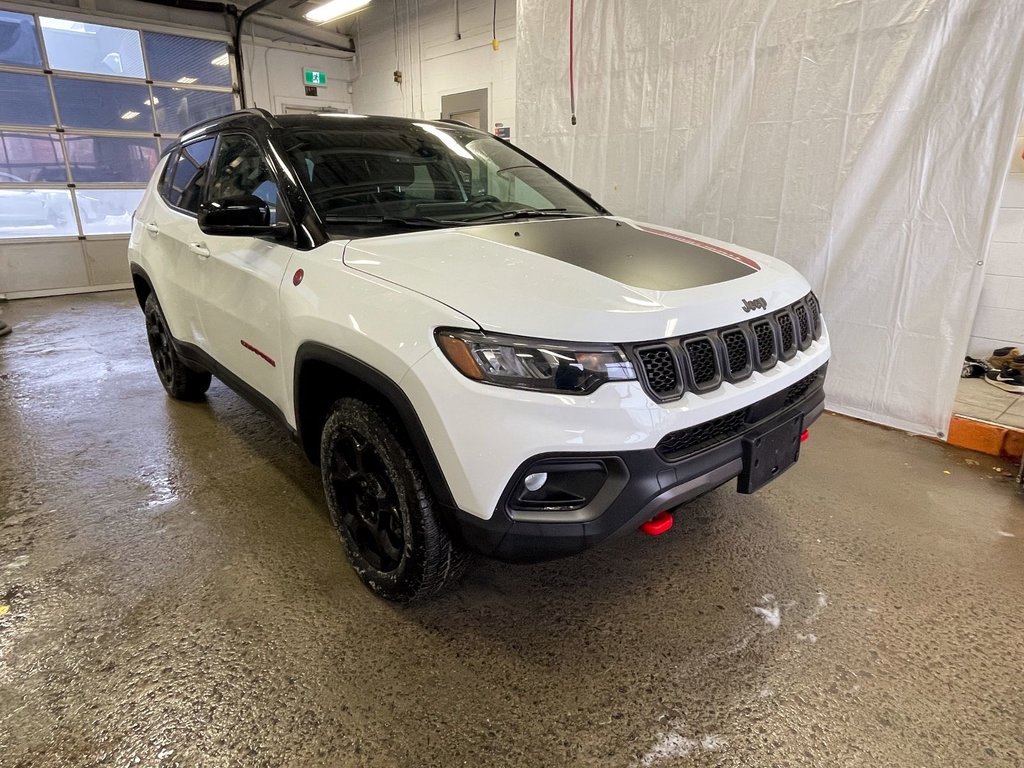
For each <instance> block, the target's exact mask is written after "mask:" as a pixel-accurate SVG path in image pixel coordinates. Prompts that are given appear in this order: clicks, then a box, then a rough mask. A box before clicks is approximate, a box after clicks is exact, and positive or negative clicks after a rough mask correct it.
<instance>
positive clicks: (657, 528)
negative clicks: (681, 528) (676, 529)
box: [640, 512, 672, 536]
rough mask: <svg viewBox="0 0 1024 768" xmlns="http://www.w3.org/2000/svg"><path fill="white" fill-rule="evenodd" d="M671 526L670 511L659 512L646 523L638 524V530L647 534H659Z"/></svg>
mask: <svg viewBox="0 0 1024 768" xmlns="http://www.w3.org/2000/svg"><path fill="white" fill-rule="evenodd" d="M671 527H672V513H671V512H659V513H658V514H656V515H655V516H654V517H652V518H651V519H650V520H648V521H647V522H646V523H644V524H643V525H641V526H640V530H641V531H643V532H644V533H646V534H647V535H648V536H660V535H661V534H663V533H664V532H665V531H667V530H668V529H669V528H671Z"/></svg>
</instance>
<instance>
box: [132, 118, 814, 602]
mask: <svg viewBox="0 0 1024 768" xmlns="http://www.w3.org/2000/svg"><path fill="white" fill-rule="evenodd" d="M128 252H129V260H130V263H131V264H130V265H131V271H132V275H133V279H134V282H135V289H136V291H137V293H138V298H139V302H140V303H141V304H142V307H143V309H144V311H145V319H146V328H147V331H148V334H149V343H150V347H151V349H152V352H153V360H154V362H155V364H156V369H157V373H158V374H159V376H160V381H161V382H162V383H163V385H164V387H165V388H166V390H167V391H168V392H169V393H170V395H171V396H172V397H176V398H182V399H195V398H200V397H202V396H203V393H204V392H205V391H206V389H207V388H208V387H209V385H210V377H211V374H212V375H216V376H217V377H218V378H219V379H221V380H222V381H224V382H225V383H227V384H228V385H230V386H231V387H233V388H234V389H236V390H237V391H238V392H240V393H241V394H242V395H244V396H245V397H247V398H248V399H249V400H251V401H252V402H253V403H255V404H256V405H258V406H260V407H262V408H263V409H264V410H265V411H267V412H268V413H270V414H272V415H273V416H275V417H276V418H277V419H279V420H280V421H281V422H282V423H283V424H284V425H285V427H286V428H287V429H288V430H290V431H291V432H292V434H294V436H295V438H296V439H297V440H298V442H299V443H300V445H301V446H302V448H303V449H304V450H305V453H306V455H307V456H308V457H309V458H310V459H311V460H312V461H314V462H316V463H318V464H319V465H320V467H321V470H322V474H323V481H324V488H325V491H326V495H327V504H328V507H329V509H330V513H331V516H332V519H333V520H334V522H335V524H336V525H337V528H338V531H339V532H340V535H341V539H342V542H343V544H344V547H345V550H346V552H347V554H348V557H349V559H350V560H351V562H352V565H353V567H354V568H355V570H356V571H357V573H358V574H359V576H360V577H361V578H362V580H363V581H364V582H365V583H366V584H367V585H368V586H369V587H370V588H371V589H372V590H374V591H375V592H376V593H377V594H379V595H381V596H382V597H385V598H388V599H391V600H408V599H411V598H413V597H417V596H422V595H426V594H430V593H433V592H436V591H437V590H439V589H440V588H441V587H442V586H443V585H444V584H445V583H447V582H449V581H452V580H453V579H455V578H456V577H457V576H458V575H459V574H460V573H461V572H462V570H463V567H464V564H465V561H466V553H468V552H469V551H471V550H472V551H476V552H480V553H482V554H484V555H488V556H492V557H496V558H500V559H503V560H510V561H539V560H543V559H547V558H555V557H561V556H564V555H571V554H573V553H577V552H580V551H581V550H583V549H585V548H587V547H589V546H592V545H594V544H597V543H599V542H601V541H602V540H604V539H607V538H609V537H611V536H614V535H616V534H619V533H622V532H626V531H631V530H635V529H636V528H638V527H641V526H644V527H645V528H646V529H648V530H653V531H657V530H660V529H663V528H664V527H666V526H667V525H669V524H670V523H671V517H670V516H669V515H668V514H667V510H670V509H672V508H673V507H675V506H676V505H678V504H680V503H682V502H685V501H688V500H690V499H693V498H695V497H697V496H699V495H700V494H702V493H706V492H707V491H710V490H711V489H713V488H716V487H718V486H720V485H722V484H723V483H726V482H728V481H730V480H733V479H736V480H737V489H738V490H739V491H740V492H741V493H752V492H753V491H755V490H757V489H758V488H760V487H761V486H762V485H764V484H765V483H766V482H768V481H770V480H771V479H773V478H774V477H776V476H778V475H779V474H780V473H782V472H783V471H784V470H786V469H787V468H788V467H789V466H790V465H792V464H793V462H795V461H796V459H797V457H798V455H799V450H800V443H801V440H802V438H803V437H805V436H806V432H805V430H806V428H807V426H808V425H809V424H810V423H811V422H812V421H813V420H814V419H815V418H817V416H818V415H819V414H820V413H821V411H822V408H823V403H824V392H823V390H822V385H823V383H824V378H825V366H826V363H827V361H828V358H829V343H828V336H827V333H826V330H825V324H824V322H823V321H822V318H821V314H820V312H819V307H818V302H817V300H816V298H815V296H814V294H813V293H811V291H810V287H809V286H808V284H807V282H806V281H805V280H804V279H803V278H802V277H801V276H800V275H799V274H797V272H796V271H794V270H793V269H792V268H790V267H789V266H787V265H786V264H784V263H781V262H779V261H777V260H776V259H773V258H770V257H768V256H764V255H762V254H759V253H754V252H751V251H748V250H746V249H743V248H740V247H738V246H735V245H729V244H726V243H722V242H718V241H714V240H711V239H709V238H705V237H700V236H697V235H692V234H687V233H685V232H679V231H676V230H672V229H667V228H664V227H657V226H652V225H649V224H641V223H638V222H635V221H630V220H628V219H624V218H620V217H616V216H612V215H611V214H610V213H609V212H608V211H606V210H605V209H604V208H602V207H601V206H600V205H599V204H598V203H596V202H595V201H594V200H593V199H591V197H590V196H589V195H588V194H587V193H586V192H585V191H583V190H582V189H580V188H579V187H576V186H574V185H573V184H572V183H570V182H569V181H567V180H565V179H564V178H562V177H560V176H559V175H558V174H556V173H554V172H553V171H551V170H550V169H548V168H546V167H545V166H544V165H542V164H541V163H539V162H537V161H536V160H534V159H533V158H531V157H530V156H528V155H526V154H524V153H523V152H521V151H520V150H518V149H516V148H515V147H513V146H512V145H511V144H509V143H508V142H505V141H502V140H501V139H498V138H496V137H494V136H491V135H489V134H487V133H483V132H481V131H478V130H474V129H472V128H469V127H467V126H464V125H461V124H455V123H449V122H430V121H417V120H406V119H399V118H391V117H366V116H362V115H348V114H318V115H305V116H282V117H274V116H272V115H270V114H268V113H266V112H264V111H261V110H247V111H243V112H236V113H233V114H230V115H227V116H225V117H222V118H219V119H216V120H212V121H209V122H206V123H202V124H200V125H197V126H195V127H194V128H192V129H190V130H188V131H186V132H185V133H184V134H183V135H182V136H181V138H180V140H179V141H178V142H177V143H176V144H175V145H174V146H173V147H171V148H170V149H169V150H168V151H167V152H166V153H165V154H164V156H163V157H162V158H161V160H160V163H159V165H158V167H157V169H156V172H155V174H154V177H153V179H152V181H151V182H150V184H149V187H148V189H147V190H146V194H145V197H144V198H143V200H142V203H141V204H140V206H139V209H138V211H136V214H135V221H134V226H133V228H132V234H131V240H130V243H129V249H128ZM652 518H653V521H652Z"/></svg>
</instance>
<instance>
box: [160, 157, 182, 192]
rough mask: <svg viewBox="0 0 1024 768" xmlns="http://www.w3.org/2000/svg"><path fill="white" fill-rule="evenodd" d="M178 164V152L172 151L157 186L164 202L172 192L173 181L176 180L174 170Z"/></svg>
mask: <svg viewBox="0 0 1024 768" xmlns="http://www.w3.org/2000/svg"><path fill="white" fill-rule="evenodd" d="M177 164H178V150H177V149H174V150H171V152H170V154H168V156H167V165H165V166H164V170H163V173H161V174H160V183H159V184H157V190H158V191H159V192H160V197H162V198H163V199H164V200H166V199H167V195H168V194H170V191H171V179H173V178H174V168H175V166H176V165H177Z"/></svg>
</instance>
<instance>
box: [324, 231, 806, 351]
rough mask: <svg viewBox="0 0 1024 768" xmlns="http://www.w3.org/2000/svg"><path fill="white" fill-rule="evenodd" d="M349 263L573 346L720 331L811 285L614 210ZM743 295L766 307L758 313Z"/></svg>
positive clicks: (433, 235)
mask: <svg viewBox="0 0 1024 768" xmlns="http://www.w3.org/2000/svg"><path fill="white" fill-rule="evenodd" d="M344 261H345V264H346V265H348V266H349V267H351V268H353V269H357V270H360V271H363V272H366V273H368V274H371V275H374V276H376V277H379V278H382V279H385V280H388V281H390V282H393V283H396V284H398V285H401V286H404V287H406V288H408V289H410V290H413V291H416V292H417V293H422V294H424V295H426V296H430V297H431V298H434V299H436V300H437V301H440V302H443V303H444V304H447V305H448V306H450V307H452V308H454V309H456V310H458V311H459V312H461V313H462V314H464V315H466V316H467V317H470V318H472V319H473V320H474V321H475V322H476V323H477V324H479V326H480V327H481V328H483V329H484V330H489V331H500V332H503V333H511V334H516V335H520V336H532V337H536V338H546V339H559V340H565V341H598V342H602V341H603V342H630V341H646V340H650V339H660V338H668V337H672V336H680V335H683V334H687V333H693V332H697V331H704V330H709V329H712V328H718V327H721V326H724V325H730V324H732V323H736V322H739V321H742V320H749V319H751V318H752V317H754V316H756V315H758V314H762V313H764V311H765V309H767V310H775V309H778V308H780V307H782V306H785V305H787V304H790V303H792V302H793V301H796V300H797V299H800V298H801V297H803V296H804V295H805V294H806V293H807V292H808V291H809V290H810V288H809V286H808V285H807V282H806V281H805V280H804V279H803V278H802V277H801V276H800V275H799V274H798V273H797V272H796V271H795V270H794V269H793V268H792V267H790V266H788V265H786V264H784V263H783V262H780V261H778V260H777V259H773V258H771V257H769V256H765V255H763V254H759V253H756V252H753V251H749V250H747V249H744V248H740V247H738V246H735V245H729V244H727V243H722V242H720V241H717V240H711V239H710V238H706V237H703V236H701V235H694V234H690V233H687V232H681V231H679V230H671V229H667V228H665V227H656V226H653V225H646V224H640V223H637V222H633V221H630V220H628V219H620V218H611V217H593V218H576V219H549V220H538V219H531V220H524V221H515V222H509V223H502V224H491V225H486V226H478V227H465V228H458V229H444V230H436V231H427V232H416V233H411V234H402V235H392V236H388V237H378V238H370V239H365V240H355V241H352V242H350V243H349V244H348V245H347V246H346V248H345V253H344ZM757 299H763V300H764V303H765V305H766V306H765V307H764V308H762V307H761V305H760V303H759V302H757V301H756V300H757ZM744 302H755V303H756V308H754V309H752V310H750V311H747V310H745V309H744Z"/></svg>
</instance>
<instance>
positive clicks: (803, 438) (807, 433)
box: [800, 429, 811, 443]
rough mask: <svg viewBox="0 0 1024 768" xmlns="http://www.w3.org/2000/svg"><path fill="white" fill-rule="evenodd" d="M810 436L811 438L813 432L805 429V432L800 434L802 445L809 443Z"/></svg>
mask: <svg viewBox="0 0 1024 768" xmlns="http://www.w3.org/2000/svg"><path fill="white" fill-rule="evenodd" d="M810 436H811V430H809V429H805V430H804V431H803V432H801V433H800V442H801V443H806V442H807V438H809V437H810Z"/></svg>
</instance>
